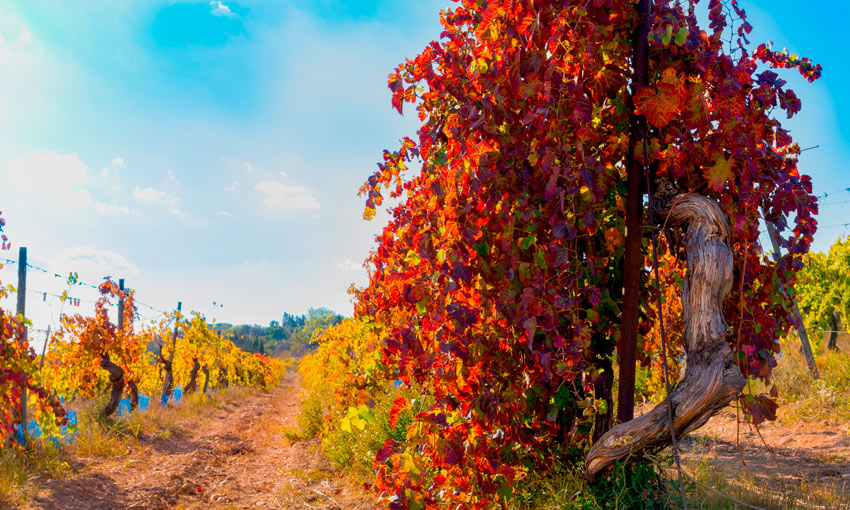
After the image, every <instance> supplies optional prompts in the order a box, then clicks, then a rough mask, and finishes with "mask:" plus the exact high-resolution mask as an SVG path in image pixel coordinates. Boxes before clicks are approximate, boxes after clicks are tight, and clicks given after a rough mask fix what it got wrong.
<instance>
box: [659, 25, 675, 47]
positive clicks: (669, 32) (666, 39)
mask: <svg viewBox="0 0 850 510" xmlns="http://www.w3.org/2000/svg"><path fill="white" fill-rule="evenodd" d="M672 37H673V27H672V26H670V25H667V33H666V34H664V35H662V36H661V42H663V43H664V44H670V39H671V38H672Z"/></svg>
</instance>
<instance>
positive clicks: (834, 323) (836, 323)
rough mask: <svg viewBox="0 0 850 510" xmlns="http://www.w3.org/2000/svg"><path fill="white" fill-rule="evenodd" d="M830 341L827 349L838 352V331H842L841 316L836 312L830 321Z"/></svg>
mask: <svg viewBox="0 0 850 510" xmlns="http://www.w3.org/2000/svg"><path fill="white" fill-rule="evenodd" d="M829 329H830V331H829V341H828V342H827V344H826V347H827V349H829V350H831V351H837V350H838V331H839V330H840V329H841V314H840V313H839V312H838V311H837V310H836V311H834V312H832V317H830V320H829Z"/></svg>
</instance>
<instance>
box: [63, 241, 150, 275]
mask: <svg viewBox="0 0 850 510" xmlns="http://www.w3.org/2000/svg"><path fill="white" fill-rule="evenodd" d="M54 261H55V262H53V261H52V262H51V264H52V265H54V266H55V267H57V268H73V270H74V271H80V272H83V271H86V270H93V271H92V272H99V273H101V274H113V275H137V274H139V268H138V267H136V265H135V264H133V263H132V262H130V261H129V260H127V259H126V258H124V257H123V256H122V255H120V254H118V253H115V252H114V251H109V250H101V249H98V248H92V247H91V246H77V247H74V248H68V249H65V250H62V251H60V252H59V253H57V254H56V256H55V257H54Z"/></svg>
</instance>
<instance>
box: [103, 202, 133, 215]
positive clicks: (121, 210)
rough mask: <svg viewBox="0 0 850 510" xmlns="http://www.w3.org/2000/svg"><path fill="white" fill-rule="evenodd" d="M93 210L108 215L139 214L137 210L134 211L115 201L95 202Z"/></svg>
mask: <svg viewBox="0 0 850 510" xmlns="http://www.w3.org/2000/svg"><path fill="white" fill-rule="evenodd" d="M94 210H95V211H96V212H97V214H99V215H101V216H109V215H111V214H125V215H127V216H140V214H141V213H139V211H134V210H133V209H130V208H129V207H127V206H125V205H118V204H116V203H115V202H113V203H111V204H107V203H105V202H95V203H94Z"/></svg>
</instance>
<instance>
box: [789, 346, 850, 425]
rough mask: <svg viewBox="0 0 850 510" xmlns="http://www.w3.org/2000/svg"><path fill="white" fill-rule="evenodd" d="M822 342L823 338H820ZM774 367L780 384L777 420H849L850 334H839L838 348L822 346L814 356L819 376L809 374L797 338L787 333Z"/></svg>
mask: <svg viewBox="0 0 850 510" xmlns="http://www.w3.org/2000/svg"><path fill="white" fill-rule="evenodd" d="M822 343H824V342H822ZM784 346H785V350H784V352H783V355H782V357H781V358H780V360H779V363H778V365H777V367H776V369H775V370H774V382H775V383H776V386H777V387H778V388H779V404H780V408H779V412H778V414H777V417H778V420H779V421H780V423H794V422H800V421H803V422H809V421H827V422H833V423H836V424H837V423H841V424H844V425H848V424H850V398H848V396H847V395H848V389H850V354H848V353H850V334H847V333H842V334H841V336H840V337H839V342H838V347H839V350H838V351H827V350H823V349H822V350H821V351H820V352H819V353H818V354H817V355H816V357H815V364H816V365H817V367H818V372H819V374H820V379H818V380H816V381H813V380H812V378H811V377H810V376H809V372H808V368H807V366H806V362H805V359H804V357H803V355H802V354H801V353H800V351H799V349H798V347H797V346H799V340H797V338H796V337H789V338H788V339H786V340H785V342H784Z"/></svg>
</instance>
